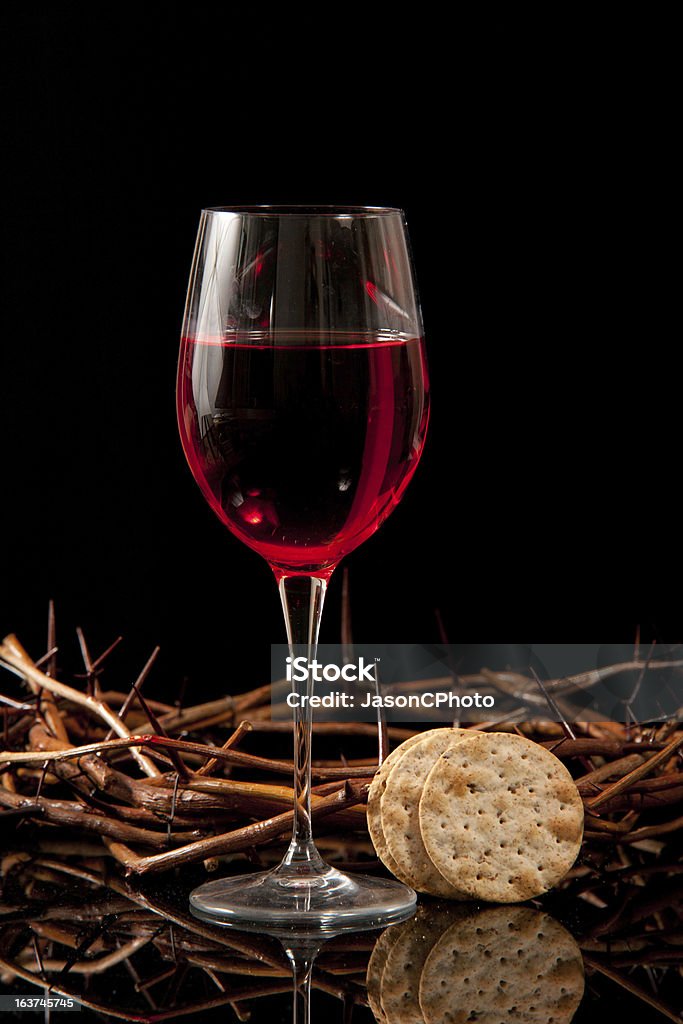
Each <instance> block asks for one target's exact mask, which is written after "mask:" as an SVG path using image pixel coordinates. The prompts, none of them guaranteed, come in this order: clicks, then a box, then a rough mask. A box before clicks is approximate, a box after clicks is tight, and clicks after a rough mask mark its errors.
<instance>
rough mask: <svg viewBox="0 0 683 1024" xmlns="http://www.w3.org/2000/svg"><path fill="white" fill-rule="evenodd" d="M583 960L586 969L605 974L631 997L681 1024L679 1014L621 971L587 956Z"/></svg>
mask: <svg viewBox="0 0 683 1024" xmlns="http://www.w3.org/2000/svg"><path fill="white" fill-rule="evenodd" d="M583 959H584V963H585V964H586V967H588V968H592V970H594V971H599V972H600V973H601V974H604V975H605V977H606V978H610V980H611V981H615V982H616V983H617V985H621V987H622V988H624V989H626V991H627V992H630V993H631V995H634V996H636V997H637V998H638V999H641V1000H642V1001H643V1002H644V1003H647V1004H648V1006H652V1007H654V1009H655V1010H659V1012H660V1013H663V1014H664V1016H665V1017H668V1018H669V1020H673V1021H676V1022H677V1024H680V1022H681V1018H680V1016H679V1015H678V1014H677V1013H674V1011H673V1010H670V1009H669V1007H668V1006H666V1005H665V1003H662V1002H660V1000H659V999H657V998H655V996H652V995H650V993H649V992H647V991H646V990H645V989H644V988H641V987H640V985H637V984H636V983H635V982H634V981H632V980H631V978H626V977H624V975H623V974H620V973H619V971H615V970H614V969H613V968H612V967H610V966H609V965H608V964H604V963H601V962H600V961H599V960H596V959H595V958H594V957H592V956H586V955H585V954H584V958H583Z"/></svg>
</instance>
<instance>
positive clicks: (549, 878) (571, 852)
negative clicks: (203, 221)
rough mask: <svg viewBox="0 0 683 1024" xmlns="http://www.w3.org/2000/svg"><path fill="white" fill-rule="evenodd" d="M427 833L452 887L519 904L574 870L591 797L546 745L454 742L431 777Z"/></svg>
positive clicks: (424, 818) (508, 739)
mask: <svg viewBox="0 0 683 1024" xmlns="http://www.w3.org/2000/svg"><path fill="white" fill-rule="evenodd" d="M420 831H421V833H422V839H423V842H424V845H425V848H426V850H427V853H428V854H429V856H430V858H431V860H432V862H433V863H434V865H435V867H436V868H438V870H439V871H440V872H441V874H442V875H443V876H444V878H445V879H446V880H447V881H449V882H450V883H451V884H452V885H455V886H456V887H457V888H458V889H460V890H462V891H463V892H464V893H466V894H467V896H468V897H470V898H472V899H482V900H489V901H491V902H496V903H513V902H516V901H519V900H527V899H530V898H531V897H533V896H539V895H540V894H541V893H544V892H547V891H548V890H549V889H551V888H552V887H553V886H554V885H557V883H558V882H560V881H561V880H562V879H563V878H564V876H565V875H566V874H567V872H568V871H569V869H570V868H571V866H572V864H573V863H574V861H575V860H576V857H577V855H578V853H579V850H580V848H581V839H582V834H583V802H582V800H581V797H580V795H579V791H578V790H577V788H576V785H575V783H574V781H573V779H572V777H571V775H570V774H569V772H568V771H567V769H566V768H565V766H564V765H563V764H562V762H561V761H560V760H559V759H558V758H556V757H555V755H554V754H551V753H550V751H548V750H546V749H545V747H541V746H539V745H538V744H537V743H533V742H532V741H531V740H528V739H526V738H525V737H523V736H517V735H514V734H508V733H479V734H478V735H472V736H471V737H468V738H467V739H466V740H464V741H462V742H461V743H455V744H453V745H451V746H450V747H449V748H448V749H447V750H446V751H445V752H444V753H443V754H442V755H441V757H440V758H439V759H438V761H437V762H436V764H435V765H434V767H433V768H432V770H431V772H430V773H429V775H428V776H427V781H426V782H425V785H424V788H423V791H422V798H421V800H420Z"/></svg>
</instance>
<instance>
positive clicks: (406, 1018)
mask: <svg viewBox="0 0 683 1024" xmlns="http://www.w3.org/2000/svg"><path fill="white" fill-rule="evenodd" d="M459 909H460V908H454V907H450V908H447V907H446V906H445V905H444V906H438V905H435V904H431V905H429V906H426V907H425V906H422V907H419V908H418V910H417V913H416V914H415V916H414V917H412V918H411V919H410V920H409V921H405V922H404V923H403V924H402V925H399V926H398V928H397V931H398V932H399V934H398V936H397V939H396V941H395V942H394V943H393V945H392V946H391V947H390V948H389V950H388V953H387V956H386V959H385V964H384V969H383V971H382V977H381V984H380V1002H381V1007H382V1012H383V1014H384V1019H385V1021H386V1024H424V1017H423V1016H422V1010H421V1009H420V1000H419V990H420V977H421V975H422V969H423V967H424V965H425V963H426V960H427V957H428V956H429V954H430V953H431V951H432V949H433V948H434V946H435V945H436V943H437V942H438V941H439V939H440V938H441V936H442V935H443V934H444V932H445V931H447V930H448V929H449V928H450V927H451V925H453V924H454V922H455V919H456V913H457V910H459Z"/></svg>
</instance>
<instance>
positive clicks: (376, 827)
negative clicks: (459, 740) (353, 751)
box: [367, 729, 455, 885]
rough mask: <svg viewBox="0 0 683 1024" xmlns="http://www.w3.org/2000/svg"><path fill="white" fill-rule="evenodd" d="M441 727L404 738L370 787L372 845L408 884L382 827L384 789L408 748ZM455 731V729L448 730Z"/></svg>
mask: <svg viewBox="0 0 683 1024" xmlns="http://www.w3.org/2000/svg"><path fill="white" fill-rule="evenodd" d="M441 731H442V730H440V729H428V730H427V731H426V732H420V733H417V734H416V735H415V736H410V737H409V738H408V739H407V740H403V742H402V743H400V744H399V746H398V747H396V748H395V749H394V750H392V751H391V753H390V754H389V755H388V756H387V757H386V758H385V759H384V761H382V764H381V765H380V767H379V769H378V770H377V772H376V774H375V777H374V779H373V780H372V783H371V784H370V789H369V790H368V808H367V817H368V832H369V833H370V838H371V839H372V845H373V846H374V847H375V853H376V854H377V856H378V857H379V859H380V860H381V861H382V863H383V864H384V866H385V867H386V868H388V869H389V871H391V873H392V875H395V876H396V878H398V879H399V881H401V882H404V883H405V884H406V885H411V884H412V883H411V882H410V879H409V878H408V877H407V876H406V875H405V874H404V873H403V872H402V870H401V868H400V867H399V865H398V864H397V863H396V861H395V860H394V858H393V857H392V856H391V853H390V851H389V847H388V846H387V841H386V837H385V835H384V829H383V828H382V809H381V801H382V796H383V794H384V789H385V787H386V784H387V779H388V778H389V773H390V772H391V769H392V768H393V767H394V765H395V764H397V763H398V761H399V760H400V759H401V758H402V757H403V755H404V754H405V753H406V751H407V750H410V748H411V747H413V746H415V744H416V743H420V741H421V740H423V739H424V738H425V736H429V735H430V734H431V733H432V732H441ZM447 731H450V732H455V730H454V729H452V730H447Z"/></svg>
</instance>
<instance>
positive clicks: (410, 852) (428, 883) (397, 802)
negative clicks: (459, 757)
mask: <svg viewBox="0 0 683 1024" xmlns="http://www.w3.org/2000/svg"><path fill="white" fill-rule="evenodd" d="M471 735H474V733H473V732H472V730H466V729H456V728H453V729H430V730H429V732H426V733H424V735H423V736H422V739H421V740H420V742H419V743H414V744H413V745H412V746H411V747H410V749H409V750H406V751H405V753H404V755H403V757H401V758H399V760H398V761H396V763H395V764H394V765H393V766H392V768H391V771H390V772H389V776H388V778H387V780H386V784H385V787H384V793H383V794H382V797H381V801H380V806H381V814H382V831H383V832H384V836H385V840H386V844H387V847H388V849H389V853H390V854H391V856H392V858H393V859H394V861H395V862H396V864H397V865H398V866H399V868H400V869H401V872H402V874H403V876H404V877H406V878H408V879H409V884H410V885H411V886H412V887H413V888H414V889H418V890H419V891H420V892H428V893H431V894H432V895H434V896H446V897H448V898H449V899H467V898H468V897H467V896H466V895H465V894H464V893H463V891H462V890H461V889H459V888H458V887H457V885H453V884H452V883H451V882H450V881H446V879H445V878H444V876H443V875H442V874H441V872H439V871H437V869H436V868H435V867H434V865H433V864H432V861H431V860H430V857H429V854H428V853H427V850H426V849H425V845H424V843H423V841H422V835H421V833H420V810H419V808H420V797H421V796H422V788H423V786H424V784H425V781H426V779H427V776H428V775H429V773H430V771H431V770H432V768H433V767H434V765H435V763H436V761H437V760H438V758H439V757H440V756H441V754H443V753H444V751H446V750H447V749H448V747H449V746H450V745H451V744H452V743H461V742H462V741H463V739H465V738H466V737H468V736H471Z"/></svg>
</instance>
